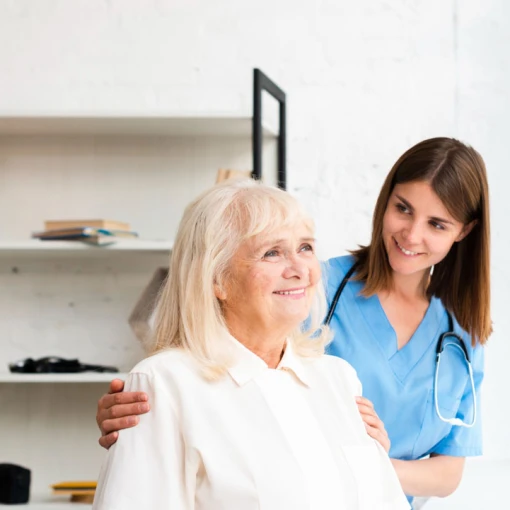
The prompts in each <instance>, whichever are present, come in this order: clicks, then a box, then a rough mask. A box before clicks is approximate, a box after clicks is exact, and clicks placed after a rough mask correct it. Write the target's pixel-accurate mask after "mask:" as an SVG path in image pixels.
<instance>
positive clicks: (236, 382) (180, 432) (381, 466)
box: [93, 339, 409, 510]
mask: <svg viewBox="0 0 510 510" xmlns="http://www.w3.org/2000/svg"><path fill="white" fill-rule="evenodd" d="M228 342H229V343H230V344H231V345H230V348H231V349H232V352H234V353H235V363H234V364H233V366H232V368H230V369H229V373H228V375H226V376H225V377H223V378H222V379H221V380H220V381H218V382H208V381H206V380H205V379H204V378H203V377H202V376H201V375H200V373H199V370H198V368H197V366H196V365H195V362H194V361H193V359H192V358H191V356H190V355H189V354H188V353H186V352H184V351H182V350H177V349H173V350H169V351H165V352H162V353H159V354H156V355H154V356H152V357H149V358H147V359H145V360H144V361H142V362H141V363H139V364H138V365H137V366H136V367H135V368H134V369H133V370H132V372H131V373H130V374H129V377H128V379H127V381H126V385H125V391H145V392H146V393H147V394H148V396H149V402H150V404H151V411H150V412H149V413H148V414H145V415H143V416H141V418H140V423H139V425H138V426H136V427H134V428H131V429H126V430H122V431H121V432H120V434H119V439H118V441H117V443H116V444H115V445H113V446H112V447H111V448H110V450H109V452H108V454H107V458H106V460H105V462H104V464H103V467H102V470H101V474H100V478H99V483H98V488H97V491H96V496H95V500H94V506H93V508H94V509H95V510H131V509H132V510H145V509H147V510H149V509H150V510H163V509H164V510H191V509H194V510H329V509H331V510H333V509H334V510H340V509H345V510H383V509H384V510H390V509H391V510H393V509H395V510H400V509H409V504H408V502H407V499H406V498H405V496H404V494H403V492H402V489H401V488H400V484H399V481H398V479H397V476H396V474H395V472H394V470H393V467H392V465H391V462H390V460H389V458H388V456H387V455H386V453H385V451H384V450H383V448H382V447H381V446H380V444H379V443H377V442H376V441H374V440H372V439H371V438H370V437H369V436H368V435H367V433H366V430H365V427H364V425H363V422H362V419H361V417H360V414H359V412H358V408H357V406H356V403H355V400H354V397H355V396H356V395H360V394H361V384H360V382H359V379H358V378H357V376H356V373H355V371H354V369H353V368H352V367H351V366H350V365H349V364H348V363H347V362H345V361H343V360H341V359H339V358H335V357H331V356H322V357H320V358H302V357H299V356H297V355H296V354H295V353H294V352H293V350H292V347H291V345H290V342H289V343H288V345H287V347H286V349H285V353H284V355H283V357H282V360H281V362H280V364H279V366H278V369H276V370H275V369H270V368H268V366H267V365H266V363H265V362H264V361H263V360H262V359H260V358H259V357H258V356H256V355H255V354H253V353H252V352H251V351H249V350H248V349H246V348H245V347H244V346H243V345H242V344H241V343H239V342H237V341H236V340H234V339H229V340H228Z"/></svg>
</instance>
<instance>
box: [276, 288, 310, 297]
mask: <svg viewBox="0 0 510 510" xmlns="http://www.w3.org/2000/svg"><path fill="white" fill-rule="evenodd" d="M305 291H306V289H304V288H303V289H292V290H275V291H274V292H273V294H278V295H279V296H295V297H299V296H304V295H305Z"/></svg>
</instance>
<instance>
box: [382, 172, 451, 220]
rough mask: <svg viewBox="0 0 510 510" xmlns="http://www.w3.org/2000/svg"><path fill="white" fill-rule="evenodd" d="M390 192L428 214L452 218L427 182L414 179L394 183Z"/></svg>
mask: <svg viewBox="0 0 510 510" xmlns="http://www.w3.org/2000/svg"><path fill="white" fill-rule="evenodd" d="M392 194H393V196H396V195H398V196H399V197H401V198H403V199H405V200H406V201H407V202H409V204H410V205H412V206H413V208H415V209H416V210H418V211H419V212H422V213H424V214H427V215H428V216H437V217H441V218H445V219H450V220H452V221H453V220H454V218H453V217H452V215H451V214H450V212H449V211H448V208H447V207H446V205H445V204H444V203H443V202H442V201H441V199H440V198H439V196H438V195H437V193H436V192H435V191H434V190H433V189H432V186H431V185H430V184H429V183H428V182H424V181H414V182H406V183H402V184H396V185H395V187H394V188H393V193H392Z"/></svg>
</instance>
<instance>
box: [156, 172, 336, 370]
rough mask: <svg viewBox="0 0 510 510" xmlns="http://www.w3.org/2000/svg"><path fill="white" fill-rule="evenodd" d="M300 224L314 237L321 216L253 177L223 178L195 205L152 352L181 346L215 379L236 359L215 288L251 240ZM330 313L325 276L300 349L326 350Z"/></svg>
mask: <svg viewBox="0 0 510 510" xmlns="http://www.w3.org/2000/svg"><path fill="white" fill-rule="evenodd" d="M298 224H304V225H306V227H307V228H308V229H309V230H310V234H311V235H313V232H314V225H313V221H312V220H311V218H310V217H309V216H308V215H307V214H306V213H305V212H304V210H303V209H302V207H301V205H300V204H299V202H298V201H297V200H296V199H295V198H293V197H292V196H291V195H290V194H288V193H287V192H285V191H282V190H280V189H278V188H274V187H271V186H267V185H265V184H262V183H260V182H257V181H253V180H251V179H242V180H230V181H226V182H224V183H221V184H218V185H216V186H214V187H212V188H211V189H209V190H207V191H205V192H204V193H202V194H201V195H200V196H199V197H198V198H196V199H195V200H194V201H193V202H192V203H191V204H190V205H188V207H187V208H186V210H185V211H184V215H183V217H182V220H181V222H180V225H179V229H178V232H177V237H176V239H175V244H174V248H173V252H172V255H171V260H170V270H169V276H168V278H167V280H166V282H165V284H164V286H163V289H162V291H161V294H160V297H159V301H158V306H157V310H156V316H155V328H154V342H153V347H152V352H158V351H160V350H163V349H167V348H172V347H181V348H183V349H185V350H187V351H189V352H190V353H191V354H192V356H193V357H194V358H195V360H196V361H198V363H199V364H200V366H201V367H202V369H203V373H204V375H205V376H206V377H207V378H209V379H218V378H219V377H221V376H222V375H224V374H225V372H226V370H227V368H228V365H229V360H228V355H227V353H225V352H222V350H221V348H220V347H219V346H220V345H222V343H221V342H218V338H221V337H223V336H224V335H225V332H226V331H228V328H227V325H226V323H225V319H224V317H223V312H222V309H221V305H220V302H219V300H218V299H217V298H216V295H215V291H214V286H215V285H217V286H219V287H220V288H221V287H222V286H223V285H224V284H225V282H226V279H227V278H228V274H229V267H230V265H231V262H232V259H233V257H234V255H235V253H236V252H237V250H238V249H239V247H240V245H241V244H242V243H243V242H244V241H245V240H246V239H249V238H251V237H253V236H256V235H259V234H261V233H264V234H271V233H272V231H275V230H279V229H281V228H285V227H291V228H292V227H295V226H296V225H298ZM325 312H326V299H325V293H324V287H323V285H322V282H319V284H318V290H317V292H316V293H315V296H314V299H313V302H312V306H311V311H310V316H309V318H308V320H307V321H305V323H303V324H302V325H300V326H299V327H298V328H296V329H295V330H294V331H293V332H292V333H291V334H290V335H289V340H290V341H291V342H292V344H293V348H294V349H295V351H296V353H297V354H298V355H300V356H320V355H322V354H323V353H324V346H325V344H326V342H327V341H328V340H329V339H330V333H329V329H328V328H327V327H322V325H321V321H322V319H323V318H324V316H325Z"/></svg>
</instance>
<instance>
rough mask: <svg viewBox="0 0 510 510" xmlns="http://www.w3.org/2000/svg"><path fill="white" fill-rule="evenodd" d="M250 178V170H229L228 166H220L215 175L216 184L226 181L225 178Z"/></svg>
mask: <svg viewBox="0 0 510 510" xmlns="http://www.w3.org/2000/svg"><path fill="white" fill-rule="evenodd" d="M249 178H251V171H250V170H231V169H228V168H220V169H219V170H218V174H217V175H216V184H218V183H219V182H223V181H226V180H227V179H249Z"/></svg>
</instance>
